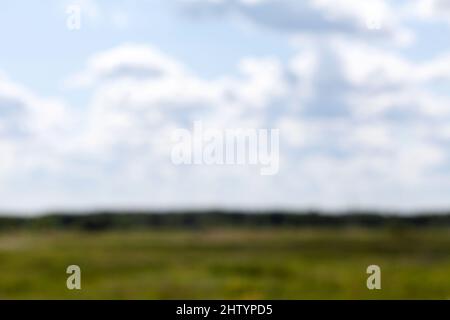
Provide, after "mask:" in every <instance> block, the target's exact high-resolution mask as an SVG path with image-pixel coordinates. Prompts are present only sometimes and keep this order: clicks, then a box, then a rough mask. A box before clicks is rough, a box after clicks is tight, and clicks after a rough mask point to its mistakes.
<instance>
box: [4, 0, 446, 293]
mask: <svg viewBox="0 0 450 320" xmlns="http://www.w3.org/2000/svg"><path fill="white" fill-rule="evenodd" d="M449 31H450V1H447V0H408V1H403V0H398V1H389V0H367V1H357V0H338V1H336V0H334V1H331V0H305V1H294V0H277V1H275V0H172V1H158V0H148V1H144V0H130V1H127V2H126V3H125V2H123V1H116V0H109V1H106V0H72V1H56V0H46V1H41V2H40V3H37V2H36V3H32V1H25V0H16V1H8V0H7V1H3V2H2V4H1V10H0V40H1V41H2V44H1V50H0V211H1V212H2V217H1V218H0V259H1V264H0V298H13V299H14V298H30V299H37V298H117V299H121V298H138V299H139V298H168V299H170V298H235V299H240V298H255V299H259V298H261V299H264V298H275V299H276V298H285V299H300V298H323V299H328V298H354V299H359V298H361V299H366V298H369V299H370V298H375V299H376V298H441V299H442V298H445V299H446V298H448V297H450V268H449V267H450V247H449V245H450V233H449V232H448V231H449V229H448V227H449V224H450V223H449V219H448V216H447V214H446V210H448V208H450V198H449V197H448V194H449V191H450V158H449V155H450V153H449V148H448V146H449V142H450V95H449V93H450V90H449V89H450V41H449V39H448V33H449ZM196 121H201V122H202V123H203V124H204V125H205V126H206V127H208V128H212V129H218V130H227V129H232V128H249V129H255V130H256V129H278V130H279V132H280V139H279V143H280V149H279V154H278V155H279V170H278V172H277V174H274V175H270V176H262V175H260V171H259V169H260V168H259V166H258V165H252V164H247V165H246V164H244V165H227V166H224V165H175V164H174V163H173V161H172V158H171V153H172V151H173V139H172V138H173V137H172V136H173V133H174V132H175V131H176V130H177V129H180V128H182V129H187V130H192V127H193V123H194V122H196ZM70 264H77V265H79V266H80V267H81V269H82V272H83V280H82V281H83V289H82V290H81V291H76V292H74V291H68V290H67V288H66V287H65V279H66V277H67V275H66V273H65V270H66V267H67V266H68V265H70ZM371 264H376V265H379V266H380V267H381V269H382V272H383V289H382V290H376V291H369V290H368V289H367V287H366V282H365V281H366V278H367V274H366V268H367V266H369V265H371Z"/></svg>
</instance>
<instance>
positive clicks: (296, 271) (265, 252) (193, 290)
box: [0, 228, 450, 299]
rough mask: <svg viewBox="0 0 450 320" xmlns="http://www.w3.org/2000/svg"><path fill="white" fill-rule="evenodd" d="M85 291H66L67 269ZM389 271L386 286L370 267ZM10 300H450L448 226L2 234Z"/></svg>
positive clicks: (0, 280)
mask: <svg viewBox="0 0 450 320" xmlns="http://www.w3.org/2000/svg"><path fill="white" fill-rule="evenodd" d="M71 264H77V265H79V266H80V267H81V269H82V290H81V291H69V290H68V289H67V288H66V277H67V275H66V273H65V271H66V267H67V266H68V265H71ZM371 264H377V265H379V266H380V267H381V268H382V290H378V291H377V290H376V291H369V290H368V289H367V288H366V278H367V275H366V267H367V266H368V265H371ZM0 298H2V299H16V298H24V299H41V298H43V299H47V298H56V299H67V298H69V299H70V298H71V299H177V298H179V299H221V298H223V299H266V298H270V299H310V298H312V299H316V298H320V299H347V298H350V299H397V298H407V299H409V298H413V299H415V298H425V299H430V298H438V299H447V298H450V232H449V230H448V229H445V228H442V229H438V228H435V229H426V228H424V229H377V230H366V229H357V228H341V229H311V228H309V229H307V228H298V229H287V228H284V229H281V228H280V229H242V228H241V229H235V230H233V229H208V230H201V231H175V230H172V231H152V230H147V231H107V232H99V233H95V232H91V233H89V232H77V231H64V232H63V231H49V232H43V231H40V232H37V231H34V232H31V231H15V232H4V233H0Z"/></svg>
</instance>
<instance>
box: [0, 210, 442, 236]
mask: <svg viewBox="0 0 450 320" xmlns="http://www.w3.org/2000/svg"><path fill="white" fill-rule="evenodd" d="M349 226H360V227H366V228H383V227H418V228H419V227H450V213H449V214H442V213H440V214H437V213H422V214H415V215H410V216H405V215H395V214H393V213H391V214H380V213H377V212H347V213H342V212H341V213H339V214H330V213H328V214H326V213H320V212H314V211H310V212H284V211H283V212H282V211H280V212H238V211H229V212H224V211H201V212H196V211H185V212H181V211H179V212H175V211H170V212H92V213H83V214H79V213H59V214H49V215H45V216H40V217H28V218H27V217H7V216H3V217H0V231H4V230H20V229H24V230H29V229H31V230H33V229H37V230H39V229H55V230H71V229H72V230H85V231H102V230H115V229H120V230H124V229H146V228H151V229H168V228H171V229H177V228H178V229H202V228H210V227H252V228H253V227H295V228H301V227H336V228H338V227H349Z"/></svg>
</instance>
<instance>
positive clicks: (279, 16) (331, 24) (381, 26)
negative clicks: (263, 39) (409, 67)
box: [180, 0, 414, 44]
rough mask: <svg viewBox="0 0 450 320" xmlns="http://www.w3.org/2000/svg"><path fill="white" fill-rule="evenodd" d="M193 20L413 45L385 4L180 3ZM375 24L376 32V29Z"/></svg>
mask: <svg viewBox="0 0 450 320" xmlns="http://www.w3.org/2000/svg"><path fill="white" fill-rule="evenodd" d="M180 1H181V3H183V4H184V7H185V8H186V11H187V12H189V13H190V14H192V15H193V16H202V15H214V14H231V15H237V16H239V17H245V18H247V19H249V20H250V21H253V22H255V23H257V24H259V25H262V26H266V27H269V28H273V29H275V30H279V31H284V32H288V33H291V34H298V33H310V32H313V33H314V34H315V35H316V36H317V35H319V34H325V35H326V34H347V35H351V36H355V35H356V36H363V37H369V38H390V39H392V40H394V41H395V42H396V43H399V44H408V43H410V42H411V41H412V40H413V38H414V35H413V33H412V32H411V31H410V30H408V29H407V28H406V27H404V26H403V25H402V15H401V14H400V10H399V9H398V8H396V7H395V6H393V5H390V4H389V2H388V1H384V0H367V1H359V0H339V1H336V0H307V1H296V0H261V1H242V0H220V1H218V0H180ZM373 24H375V28H372V27H373V26H372V25H373Z"/></svg>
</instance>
